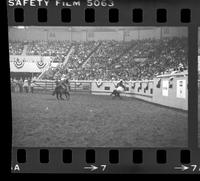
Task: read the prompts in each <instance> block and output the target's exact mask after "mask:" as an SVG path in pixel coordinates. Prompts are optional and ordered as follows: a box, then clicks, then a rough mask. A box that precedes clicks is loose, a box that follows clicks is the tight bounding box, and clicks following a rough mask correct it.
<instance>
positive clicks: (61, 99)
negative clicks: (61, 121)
mask: <svg viewBox="0 0 200 181" xmlns="http://www.w3.org/2000/svg"><path fill="white" fill-rule="evenodd" d="M60 99H61V100H64V99H63V97H62V93H61V92H60Z"/></svg>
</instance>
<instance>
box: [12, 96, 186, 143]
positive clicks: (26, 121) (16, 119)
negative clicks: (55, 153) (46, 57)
mask: <svg viewBox="0 0 200 181" xmlns="http://www.w3.org/2000/svg"><path fill="white" fill-rule="evenodd" d="M12 119H13V124H12V125H13V126H12V129H13V135H12V137H13V140H12V145H13V146H17V147H21V146H23V147H46V146H47V147H186V146H187V112H184V111H179V110H175V109H170V108H166V107H161V106H158V105H154V104H151V103H147V102H144V101H141V100H137V99H134V98H127V97H123V99H122V100H120V99H115V100H112V97H109V96H97V95H91V94H85V95H84V94H72V95H71V99H70V101H57V100H56V98H55V97H53V96H52V95H48V94H20V93H12Z"/></svg>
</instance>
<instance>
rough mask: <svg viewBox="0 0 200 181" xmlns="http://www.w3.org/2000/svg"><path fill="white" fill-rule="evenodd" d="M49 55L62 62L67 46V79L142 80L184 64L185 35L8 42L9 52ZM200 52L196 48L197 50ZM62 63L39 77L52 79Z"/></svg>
mask: <svg viewBox="0 0 200 181" xmlns="http://www.w3.org/2000/svg"><path fill="white" fill-rule="evenodd" d="M25 45H26V46H27V49H26V55H41V56H52V57H54V61H57V62H62V61H64V58H65V56H66V55H67V54H68V52H69V50H70V48H72V47H73V48H74V51H73V53H72V54H70V56H69V59H68V62H67V67H68V70H69V72H70V76H71V79H76V80H95V79H102V80H118V79H121V78H122V79H124V80H146V79H148V80H149V79H152V78H153V77H155V76H156V75H160V74H166V73H172V72H174V71H176V69H178V68H179V67H180V64H181V66H182V69H187V68H188V58H187V51H188V50H187V49H188V47H187V39H186V38H177V37H174V38H163V39H160V40H159V39H144V40H132V41H114V40H106V41H87V42H69V41H50V42H45V41H33V42H19V41H15V42H10V43H9V52H10V54H11V55H21V54H22V52H23V49H24V46H25ZM199 52H200V51H199ZM65 68H66V67H62V66H61V67H58V68H56V69H54V70H52V69H50V70H48V71H47V72H46V73H45V76H44V77H43V78H45V79H53V78H54V76H55V74H59V72H60V73H61V72H62V71H63V69H65Z"/></svg>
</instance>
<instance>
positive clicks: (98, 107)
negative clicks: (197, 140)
mask: <svg viewBox="0 0 200 181" xmlns="http://www.w3.org/2000/svg"><path fill="white" fill-rule="evenodd" d="M187 38H188V37H187V28H184V27H41V26H40V27H34V26H28V27H21V26H19V27H9V53H10V60H9V61H10V79H11V98H12V129H13V134H12V137H13V138H12V145H13V146H16V147H21V146H23V147H46V146H47V147H180V146H181V147H182V146H183V147H186V146H187V134H188V133H187V121H188V118H187V117H188V112H187V110H188V57H187V51H188V44H187V41H188V39H187Z"/></svg>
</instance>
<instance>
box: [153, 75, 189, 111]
mask: <svg viewBox="0 0 200 181" xmlns="http://www.w3.org/2000/svg"><path fill="white" fill-rule="evenodd" d="M169 79H170V77H169V76H167V77H163V78H161V85H160V88H157V87H156V85H157V82H158V81H159V80H160V78H155V79H154V82H155V84H154V87H153V89H154V96H153V102H154V103H157V104H161V105H164V106H169V107H174V108H178V109H183V110H188V77H187V76H178V77H173V80H172V81H171V84H172V88H169V87H168V90H167V88H166V87H165V85H164V81H165V82H168V83H170V81H169ZM179 81H184V82H185V88H184V87H183V86H182V87H183V89H184V90H183V91H182V90H180V91H182V92H183V93H182V94H180V91H179V89H178V87H179V85H180V82H179ZM164 89H165V91H166V92H168V93H167V94H168V95H166V94H165V93H164ZM184 92H185V94H184ZM179 94H180V95H179ZM183 94H184V95H183Z"/></svg>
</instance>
